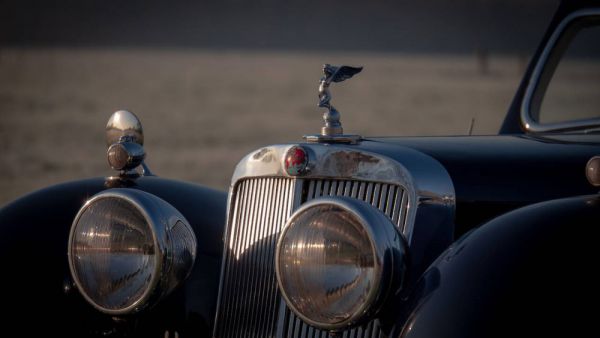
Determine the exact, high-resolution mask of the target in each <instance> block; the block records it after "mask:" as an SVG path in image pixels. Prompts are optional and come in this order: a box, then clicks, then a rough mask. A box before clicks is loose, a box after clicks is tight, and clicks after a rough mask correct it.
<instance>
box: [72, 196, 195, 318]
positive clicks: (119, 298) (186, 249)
mask: <svg viewBox="0 0 600 338" xmlns="http://www.w3.org/2000/svg"><path fill="white" fill-rule="evenodd" d="M195 255H196V238H195V236H194V233H193V231H192V229H191V227H190V226H189V225H188V223H187V221H186V220H185V218H184V217H183V216H182V215H181V214H180V213H179V212H178V211H177V210H176V209H175V208H173V207H172V206H171V205H170V204H168V203H167V202H165V201H163V200H161V199H160V198H158V197H156V196H154V195H151V194H149V193H146V192H143V191H139V190H133V189H111V190H108V191H106V192H102V193H100V194H98V195H96V196H94V197H92V198H91V199H90V200H89V201H88V202H86V204H85V205H84V206H83V207H82V208H81V209H80V210H79V213H78V214H77V216H76V217H75V220H74V222H73V226H72V227H71V234H70V238H69V266H70V269H71V275H72V276H73V279H74V281H75V283H76V285H77V286H78V288H79V290H80V292H81V293H82V295H83V296H84V297H85V298H86V300H88V302H90V303H91V304H92V305H94V306H95V307H96V308H98V309H99V310H101V311H103V312H105V313H109V314H124V313H130V312H136V311H139V310H140V309H142V308H144V307H146V306H148V305H151V304H153V303H155V302H156V301H158V299H160V298H162V297H163V296H165V295H166V294H167V293H168V292H170V291H171V290H172V289H173V288H174V287H175V286H176V285H177V284H178V283H179V282H180V281H181V280H183V279H185V277H187V275H188V273H189V272H190V270H191V267H192V265H193V262H194V259H195ZM167 272H168V273H167Z"/></svg>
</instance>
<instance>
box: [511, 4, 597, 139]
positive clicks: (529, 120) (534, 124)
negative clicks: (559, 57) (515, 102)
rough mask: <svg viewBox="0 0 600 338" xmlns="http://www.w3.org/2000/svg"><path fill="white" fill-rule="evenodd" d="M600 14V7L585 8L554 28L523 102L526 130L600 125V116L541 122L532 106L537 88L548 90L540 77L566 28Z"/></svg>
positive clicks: (539, 130)
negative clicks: (577, 21) (534, 115)
mask: <svg viewBox="0 0 600 338" xmlns="http://www.w3.org/2000/svg"><path fill="white" fill-rule="evenodd" d="M598 15H600V9H597V8H594V9H583V10H579V11H576V12H573V13H571V14H569V15H568V16H567V17H566V18H565V19H563V21H562V22H561V23H560V24H559V25H558V26H557V28H556V29H555V30H554V32H553V33H552V35H551V36H550V39H549V40H548V42H547V43H546V46H545V47H544V50H543V51H542V54H541V55H540V57H539V59H538V62H537V64H536V65H535V68H534V70H533V73H532V74H531V77H530V78H529V82H528V83H527V87H526V89H525V94H524V96H523V101H522V102H521V123H522V124H523V127H524V128H525V130H526V131H528V132H531V133H544V132H551V131H572V130H581V129H593V128H599V127H600V118H592V119H584V120H575V121H567V122H558V123H545V124H544V123H539V122H538V121H536V120H535V119H534V117H533V114H532V111H531V106H532V103H533V97H534V95H535V94H536V92H537V90H538V89H540V90H546V88H538V86H539V85H540V79H541V77H542V74H543V72H544V70H545V68H546V64H547V63H548V59H549V58H550V56H551V54H552V52H553V50H554V47H555V46H556V44H557V43H558V42H559V40H560V38H561V36H562V34H563V33H564V31H565V29H566V28H567V27H568V26H569V25H570V24H571V23H572V22H573V21H574V20H576V19H580V18H582V17H585V16H598Z"/></svg>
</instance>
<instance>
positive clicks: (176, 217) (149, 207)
mask: <svg viewBox="0 0 600 338" xmlns="http://www.w3.org/2000/svg"><path fill="white" fill-rule="evenodd" d="M109 198H116V199H120V200H123V201H125V202H126V203H127V204H128V205H129V206H131V207H133V208H135V209H136V210H137V211H138V212H139V213H140V214H141V215H142V217H143V218H144V220H145V221H146V222H147V226H148V227H149V228H150V233H151V235H152V242H153V244H154V246H155V248H156V249H155V250H154V254H153V261H154V269H153V270H152V277H151V280H150V282H149V283H148V286H147V287H146V290H144V292H143V293H142V294H141V296H139V297H138V299H137V300H135V301H134V302H133V303H131V304H130V305H128V306H126V307H123V308H118V309H112V308H107V307H104V306H102V305H101V304H99V303H98V302H97V301H96V300H94V299H93V298H92V297H90V296H89V295H88V293H87V292H86V291H85V288H84V287H83V286H82V285H83V283H82V281H81V280H80V278H79V275H78V272H77V269H76V268H75V266H74V265H75V264H74V261H73V258H74V257H75V256H76V255H75V253H74V251H73V250H74V248H73V241H74V236H75V232H76V229H77V224H78V223H79V221H80V219H81V217H82V215H84V213H85V212H86V211H87V209H88V208H89V207H91V206H92V205H93V204H94V203H96V202H98V201H100V200H102V199H109ZM158 201H160V202H164V204H163V203H157V202H158ZM165 215H170V216H168V217H165ZM178 221H181V222H183V223H184V224H186V225H187V224H189V223H188V222H187V220H186V219H185V218H184V217H183V216H182V215H181V214H180V213H179V212H178V211H177V210H176V209H175V208H174V207H172V206H171V205H170V204H168V203H167V202H165V201H163V200H160V199H159V198H158V197H157V196H155V195H152V194H150V193H147V192H144V191H141V190H136V189H126V188H115V189H110V190H106V191H102V192H100V193H98V194H96V195H94V196H92V197H91V198H90V199H88V200H87V201H86V202H85V203H84V205H83V206H82V207H81V208H80V209H79V211H78V212H77V215H76V216H75V218H74V220H73V223H72V224H71V229H70V231H69V242H68V249H67V250H68V254H67V256H68V261H69V270H70V273H71V277H72V278H73V282H74V283H75V286H76V287H77V289H78V290H79V294H81V295H82V296H83V298H84V299H85V300H86V301H87V302H88V303H89V304H91V305H92V306H93V307H94V308H96V309H97V310H99V311H101V312H103V313H106V314H109V315H126V314H133V313H137V312H140V311H141V310H143V309H145V308H147V307H149V306H151V305H154V304H156V302H157V301H158V300H159V299H160V298H162V296H163V295H164V294H165V293H167V292H168V291H170V290H165V289H164V288H161V287H160V284H161V283H162V282H164V281H165V279H166V278H167V277H166V276H165V273H166V272H165V269H164V268H165V265H167V262H166V259H167V258H168V257H169V255H170V254H169V248H168V244H169V243H168V242H167V240H168V238H167V237H168V235H167V227H168V226H169V225H171V226H172V225H174V224H176V223H177V222H178ZM165 225H166V226H165ZM191 235H192V236H193V237H194V239H193V240H194V243H196V238H195V235H194V233H193V231H192V232H191ZM193 250H194V256H195V250H196V248H195V247H194V249H193ZM193 263H194V262H193V261H192V266H193ZM191 268H192V267H190V269H189V270H190V271H191ZM188 274H189V271H188Z"/></svg>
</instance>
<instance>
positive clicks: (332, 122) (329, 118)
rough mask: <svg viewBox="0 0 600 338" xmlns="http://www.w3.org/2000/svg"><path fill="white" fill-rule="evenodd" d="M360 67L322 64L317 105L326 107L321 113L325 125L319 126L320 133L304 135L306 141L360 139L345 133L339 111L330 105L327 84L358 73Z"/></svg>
mask: <svg viewBox="0 0 600 338" xmlns="http://www.w3.org/2000/svg"><path fill="white" fill-rule="evenodd" d="M361 70H362V67H350V66H332V65H330V64H325V65H323V77H322V78H321V80H320V81H319V107H322V108H327V111H326V112H325V113H324V114H323V120H324V122H325V126H323V128H321V134H320V135H319V134H317V135H304V139H305V140H306V141H308V142H333V143H351V144H356V143H358V142H359V141H360V140H361V136H359V135H345V134H344V129H343V128H342V123H341V122H340V113H339V112H338V111H337V109H335V108H334V107H333V105H331V92H330V91H329V85H331V83H332V82H342V81H344V80H347V79H349V78H351V77H352V76H354V75H356V74H358V73H360V71H361Z"/></svg>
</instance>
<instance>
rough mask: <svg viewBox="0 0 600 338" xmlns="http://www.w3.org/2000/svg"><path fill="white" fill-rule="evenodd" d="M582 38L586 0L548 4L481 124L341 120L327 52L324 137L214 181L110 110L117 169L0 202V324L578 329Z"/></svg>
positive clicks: (588, 188) (155, 333)
mask: <svg viewBox="0 0 600 338" xmlns="http://www.w3.org/2000/svg"><path fill="white" fill-rule="evenodd" d="M599 33H600V3H598V2H595V1H565V2H564V3H562V4H561V5H560V7H559V8H558V12H557V14H556V15H555V17H554V19H553V20H552V22H551V24H550V27H549V30H548V32H547V34H546V35H545V37H544V38H543V41H542V43H541V46H540V48H539V50H538V51H537V53H536V54H535V55H534V57H533V59H532V62H531V64H530V66H529V68H528V69H527V71H526V74H525V77H524V79H523V82H522V84H521V86H520V87H519V89H518V91H517V93H516V96H515V98H514V101H513V103H512V105H511V107H510V109H509V110H508V113H507V115H506V118H505V120H504V123H503V125H502V127H501V129H500V131H499V134H498V135H494V136H456V137H398V138H377V137H361V136H357V135H349V134H344V133H343V130H342V126H341V123H340V114H339V112H338V111H337V110H336V109H335V108H334V107H333V106H332V105H331V93H330V88H329V87H330V85H332V84H333V83H336V82H341V81H343V80H346V79H348V78H350V77H352V76H353V75H355V74H356V73H358V72H360V70H361V68H355V67H348V66H331V65H325V66H324V68H323V71H324V76H323V78H322V79H321V82H320V88H319V96H320V102H319V105H320V106H321V107H324V108H326V112H325V115H324V119H325V126H324V127H323V129H322V131H321V133H319V134H316V135H307V136H305V138H304V141H301V142H299V143H295V144H281V145H272V146H265V147H263V148H261V149H258V150H256V151H254V152H252V153H250V154H248V155H247V156H246V157H245V158H243V159H242V160H241V162H239V164H238V166H237V167H236V169H235V173H234V175H233V177H232V179H231V187H230V190H229V193H228V194H227V193H225V192H221V191H216V190H212V189H208V188H204V187H202V186H198V185H194V184H189V183H183V182H178V181H173V180H168V179H164V178H159V177H156V176H154V175H152V173H151V172H150V171H149V170H148V168H147V167H146V166H145V165H144V163H143V160H144V157H145V152H144V148H143V141H144V135H143V133H142V127H141V123H140V121H139V120H138V119H137V117H136V116H135V115H133V114H132V113H130V112H127V111H118V112H116V113H115V114H113V115H112V117H111V118H110V120H109V122H108V125H107V131H106V133H107V146H108V151H107V157H108V162H109V164H110V165H111V167H112V168H113V169H115V170H117V173H116V174H115V176H113V177H108V178H93V179H87V180H82V181H76V182H71V183H66V184H61V185H57V186H53V187H49V188H46V189H43V190H40V191H37V192H34V193H31V194H29V195H27V196H25V197H22V198H20V199H18V200H16V201H14V202H12V203H10V204H8V205H6V206H4V207H3V208H2V209H1V210H0V258H1V260H2V267H3V271H4V273H3V276H2V278H1V281H0V290H2V291H3V293H4V296H3V297H2V302H1V303H2V304H3V308H4V311H3V312H4V313H3V315H2V316H1V317H0V318H2V319H1V321H2V327H1V330H2V331H0V332H1V333H0V335H2V336H6V337H8V336H17V335H18V336H23V335H25V336H33V335H42V334H44V335H58V336H77V337H92V336H99V337H119V336H123V337H125V336H133V337H290V338H292V337H348V338H350V337H352V338H354V337H356V338H359V337H360V338H367V337H368V338H375V337H436V338H437V337H487V336H513V335H518V336H523V335H526V334H529V335H536V336H543V335H549V334H552V335H558V334H565V335H569V336H573V335H575V334H584V335H586V336H588V335H595V333H594V332H596V331H597V328H596V325H595V323H596V320H597V319H596V318H595V317H596V315H595V313H596V312H595V310H594V309H595V306H596V305H597V304H598V301H600V298H599V297H598V289H600V287H599V284H598V279H597V277H594V275H595V273H594V272H593V271H594V266H596V264H597V263H598V258H599V257H600V255H599V254H598V252H599V251H598V244H597V237H596V235H595V234H596V232H595V230H596V228H595V227H596V226H598V222H599V220H600V198H599V196H598V194H597V190H598V187H599V186H600V172H599V170H600V158H599V157H595V156H596V155H600V135H599V134H598V131H599V130H600V119H598V116H599V115H600V114H599V113H600V104H598V103H599V102H600V101H598V98H599V97H600V92H597V90H598V82H600V77H598V74H600V73H599V72H598V69H599V68H598V59H596V61H595V63H594V62H589V59H586V58H585V57H587V56H589V55H587V54H581V53H583V52H581V51H579V50H575V52H573V53H571V50H572V48H576V47H577V48H579V47H582V46H583V47H584V49H585V47H597V46H598V45H600V43H599V42H600V34H599ZM590 34H595V35H590ZM579 39H583V40H581V41H580V40H579ZM592 49H593V48H592ZM597 52H598V51H597V48H596V54H595V56H596V57H598V54H597ZM573 55H574V58H575V59H576V61H578V62H580V63H581V62H584V65H589V67H587V68H585V71H583V72H579V73H577V76H575V77H573V76H571V77H567V78H566V79H564V81H566V82H565V83H557V81H562V80H561V79H562V78H561V76H560V71H561V67H570V62H572V59H570V57H571V56H573ZM581 60H583V61H581ZM585 62H588V63H585ZM594 67H595V68H594ZM589 76H592V77H591V80H590V78H589ZM569 81H571V82H569ZM557 86H558V88H559V89H561V88H562V89H566V91H565V90H563V91H560V90H559V91H557V90H555V89H556V88H554V87H557ZM581 103H583V104H581Z"/></svg>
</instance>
